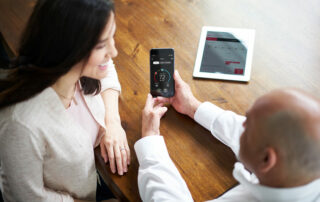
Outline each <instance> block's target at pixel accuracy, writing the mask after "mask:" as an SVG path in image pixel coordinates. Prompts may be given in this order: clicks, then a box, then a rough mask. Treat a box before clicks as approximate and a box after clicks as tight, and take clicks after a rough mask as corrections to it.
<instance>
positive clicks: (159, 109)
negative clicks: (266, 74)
mask: <svg viewBox="0 0 320 202" xmlns="http://www.w3.org/2000/svg"><path fill="white" fill-rule="evenodd" d="M174 78H175V91H176V93H175V96H174V97H173V98H162V97H158V98H152V97H151V95H148V98H147V101H146V106H145V108H144V110H143V112H142V139H140V140H139V141H137V142H136V144H135V150H136V154H137V157H138V161H139V164H140V167H139V175H138V185H139V192H140V196H141V198H142V200H143V201H192V200H193V199H192V196H191V194H190V192H189V190H188V187H187V185H186V183H185V181H184V180H183V179H182V177H181V175H180V174H179V172H178V170H177V168H176V167H175V166H174V164H173V162H172V161H171V159H170V157H169V155H168V151H167V148H166V146H165V143H164V140H163V137H162V136H160V131H159V127H160V119H161V117H162V116H163V115H164V114H165V112H166V111H167V108H166V107H163V105H164V103H170V104H171V105H172V106H173V107H174V108H175V109H176V110H177V111H178V112H180V113H182V114H185V115H188V116H189V117H191V118H193V119H194V120H195V121H197V122H198V123H199V124H201V125H202V126H203V127H205V128H206V129H208V130H210V131H211V133H212V135H213V136H214V137H216V138H217V139H218V140H220V141H221V142H222V143H224V144H225V145H227V146H229V147H230V148H231V149H232V151H233V152H234V153H235V155H236V156H237V158H238V159H239V162H237V163H236V164H235V167H234V170H233V176H234V177H235V179H236V180H237V181H238V182H239V185H237V186H236V187H234V188H233V189H231V190H230V191H228V192H226V193H225V194H223V195H222V196H221V197H219V198H217V199H215V200H213V201H217V202H218V201H219V202H221V201H230V202H231V201H243V202H244V201H281V202H282V201H288V202H289V201H290V202H292V201H303V202H306V201H320V101H319V100H318V99H317V98H315V97H313V96H311V95H309V94H307V93H304V92H301V91H299V90H296V89H281V90H275V91H272V92H270V93H268V94H266V95H264V96H262V97H260V98H259V99H258V100H257V101H256V102H255V103H254V104H253V106H252V107H251V108H250V109H249V110H248V111H247V113H246V117H244V116H240V115H237V114H235V113H233V112H231V111H225V110H223V109H221V108H219V107H217V106H215V105H213V104H211V103H209V102H204V103H201V102H200V101H199V100H197V99H196V98H195V97H194V96H193V94H192V92H191V90H190V87H189V86H188V84H186V83H185V82H184V81H183V80H182V79H181V77H180V76H179V74H178V72H175V74H174ZM172 135H174V134H172ZM209 180H210V179H209ZM203 183H205V182H203ZM209 188H210V187H208V189H209Z"/></svg>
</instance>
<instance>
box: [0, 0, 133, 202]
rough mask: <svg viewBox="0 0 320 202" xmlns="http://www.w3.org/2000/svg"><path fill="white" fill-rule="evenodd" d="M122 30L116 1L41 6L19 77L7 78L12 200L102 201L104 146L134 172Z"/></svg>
mask: <svg viewBox="0 0 320 202" xmlns="http://www.w3.org/2000/svg"><path fill="white" fill-rule="evenodd" d="M115 30H116V25H115V19H114V6H113V2H111V1H110V0H39V1H38V2H37V4H36V6H35V8H34V11H33V13H32V15H31V17H30V19H29V21H28V24H27V27H26V29H25V31H24V33H23V35H22V38H21V43H20V48H19V50H18V56H17V58H16V60H15V61H14V62H13V63H12V69H11V72H10V73H9V75H8V76H7V77H6V78H5V79H2V80H0V117H1V120H0V162H1V165H0V188H1V191H2V193H3V197H4V199H5V201H74V200H95V198H96V191H97V173H96V168H95V162H94V153H93V149H94V147H96V146H98V145H99V144H100V147H101V154H102V156H103V158H104V160H105V162H109V163H110V168H111V171H112V172H113V173H115V172H116V170H117V172H118V174H119V175H123V173H124V172H127V167H128V165H129V163H130V150H129V147H128V143H127V139H126V134H125V132H124V130H123V128H122V127H121V124H120V116H119V112H118V97H119V92H120V90H121V89H120V83H119V81H118V77H117V73H116V70H115V67H114V65H113V61H112V58H113V57H115V56H116V55H117V50H116V48H115V44H114V38H113V37H114V33H115ZM99 186H100V185H98V189H99Z"/></svg>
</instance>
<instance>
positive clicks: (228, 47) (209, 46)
mask: <svg viewBox="0 0 320 202" xmlns="http://www.w3.org/2000/svg"><path fill="white" fill-rule="evenodd" d="M246 57H247V48H246V47H245V46H244V44H242V42H241V41H240V40H239V39H237V38H236V37H235V36H233V35H232V34H231V33H228V32H212V31H209V32H208V33H207V37H206V42H205V46H204V52H203V56H202V62H201V67H200V72H210V73H222V74H233V75H243V74H244V70H245V66H246Z"/></svg>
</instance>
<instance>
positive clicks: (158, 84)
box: [150, 49, 174, 97]
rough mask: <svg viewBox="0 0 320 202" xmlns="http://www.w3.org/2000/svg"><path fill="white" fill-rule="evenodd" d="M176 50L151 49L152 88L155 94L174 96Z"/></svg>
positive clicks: (152, 92)
mask: <svg viewBox="0 0 320 202" xmlns="http://www.w3.org/2000/svg"><path fill="white" fill-rule="evenodd" d="M173 72H174V50H173V49H151V51H150V81H151V82H150V88H151V94H152V95H153V96H163V97H172V96H174V80H173Z"/></svg>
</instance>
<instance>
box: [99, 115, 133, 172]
mask: <svg viewBox="0 0 320 202" xmlns="http://www.w3.org/2000/svg"><path fill="white" fill-rule="evenodd" d="M100 148H101V156H102V157H103V159H104V162H105V163H107V162H108V161H109V164H110V169H111V171H112V173H115V172H116V170H117V171H118V174H119V175H123V173H126V172H128V165H130V148H129V146H128V141H127V136H126V132H125V131H124V130H123V128H122V126H121V123H120V121H115V122H113V123H110V122H109V123H106V131H105V135H104V136H103V137H102V139H101V142H100ZM116 167H117V169H116Z"/></svg>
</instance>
